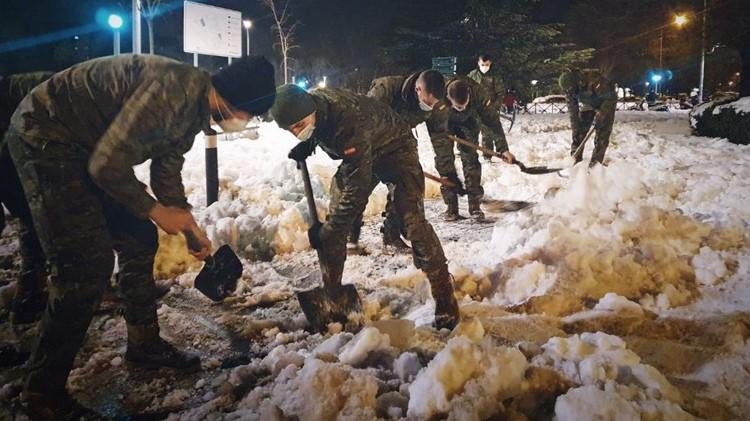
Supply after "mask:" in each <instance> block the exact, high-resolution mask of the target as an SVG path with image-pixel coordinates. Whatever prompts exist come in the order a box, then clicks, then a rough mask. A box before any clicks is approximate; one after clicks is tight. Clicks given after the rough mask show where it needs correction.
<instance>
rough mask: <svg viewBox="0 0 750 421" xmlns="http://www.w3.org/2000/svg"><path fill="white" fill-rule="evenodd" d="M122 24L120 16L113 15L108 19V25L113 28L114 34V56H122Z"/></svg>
mask: <svg viewBox="0 0 750 421" xmlns="http://www.w3.org/2000/svg"><path fill="white" fill-rule="evenodd" d="M122 24H123V20H122V17H121V16H120V15H116V14H114V13H113V14H111V15H109V18H107V25H109V27H110V28H112V33H113V34H114V45H113V48H112V54H113V55H119V54H120V28H122Z"/></svg>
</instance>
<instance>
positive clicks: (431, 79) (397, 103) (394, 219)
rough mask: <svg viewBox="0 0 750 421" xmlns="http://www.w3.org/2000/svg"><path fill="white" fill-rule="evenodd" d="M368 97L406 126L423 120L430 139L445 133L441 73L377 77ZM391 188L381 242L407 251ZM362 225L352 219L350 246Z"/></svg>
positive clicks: (359, 220) (444, 109) (390, 187)
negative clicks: (384, 106)
mask: <svg viewBox="0 0 750 421" xmlns="http://www.w3.org/2000/svg"><path fill="white" fill-rule="evenodd" d="M367 96H369V97H371V98H374V99H376V100H378V101H380V102H382V103H384V104H386V105H388V106H389V107H390V108H391V109H393V110H394V111H396V112H397V113H398V115H399V116H401V117H402V118H403V120H404V121H405V122H406V123H407V124H408V126H409V127H416V126H417V125H419V124H421V123H423V122H425V123H426V124H427V129H428V130H429V132H430V136H431V137H432V138H434V139H436V140H437V139H439V138H440V137H441V136H445V132H446V127H447V126H445V124H440V123H444V122H445V119H444V118H441V117H438V116H437V115H438V114H440V113H445V112H446V111H447V106H446V104H445V102H444V99H445V81H444V79H443V75H442V74H441V73H440V72H438V71H435V70H425V71H423V72H415V73H412V74H411V75H409V76H383V77H379V78H376V79H374V80H373V81H372V84H371V85H370V91H369V92H368V93H367ZM454 173H455V171H454ZM457 178H458V177H456V179H457ZM459 183H460V181H459ZM392 187H393V186H389V187H388V188H389V195H388V201H387V203H386V209H385V212H383V216H385V221H384V222H383V228H382V229H381V230H382V232H383V244H384V245H387V246H394V247H396V248H397V249H401V250H406V249H408V247H407V246H406V244H404V242H403V241H402V240H401V234H403V233H404V229H403V222H402V220H401V217H400V215H398V213H397V212H395V209H394V208H393V206H392V203H393V197H392V196H393V194H392V193H393V192H392V190H393V188H392ZM361 228H362V218H361V217H359V218H357V219H356V220H355V221H354V226H353V227H352V234H351V235H350V237H349V243H350V246H354V245H355V244H356V243H357V241H358V240H359V232H360V230H361Z"/></svg>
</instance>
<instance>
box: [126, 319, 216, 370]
mask: <svg viewBox="0 0 750 421" xmlns="http://www.w3.org/2000/svg"><path fill="white" fill-rule="evenodd" d="M127 326H128V350H127V352H126V353H125V360H126V361H127V362H129V363H132V364H135V365H139V366H142V367H146V368H161V367H169V368H176V369H196V368H199V367H200V363H201V361H200V358H198V356H196V355H192V354H189V353H186V352H182V351H180V350H178V349H177V348H175V347H174V346H172V345H171V344H170V343H168V342H167V341H165V340H164V339H162V338H161V336H159V325H158V324H157V323H156V322H154V323H152V324H147V325H131V324H128V325H127Z"/></svg>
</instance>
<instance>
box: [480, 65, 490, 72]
mask: <svg viewBox="0 0 750 421" xmlns="http://www.w3.org/2000/svg"><path fill="white" fill-rule="evenodd" d="M479 71H480V72H482V74H484V73H487V72H489V71H490V66H488V65H481V66H479Z"/></svg>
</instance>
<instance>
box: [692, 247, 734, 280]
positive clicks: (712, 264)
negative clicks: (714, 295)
mask: <svg viewBox="0 0 750 421" xmlns="http://www.w3.org/2000/svg"><path fill="white" fill-rule="evenodd" d="M692 265H693V267H694V268H695V277H696V279H697V280H698V282H700V283H701V284H703V285H714V284H716V283H717V282H718V281H719V280H720V279H721V278H722V277H724V275H725V274H726V273H727V266H726V264H724V261H723V260H722V259H721V256H720V255H719V253H717V252H715V251H714V250H712V249H711V248H710V247H701V250H700V254H698V255H697V256H695V257H693V260H692Z"/></svg>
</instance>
